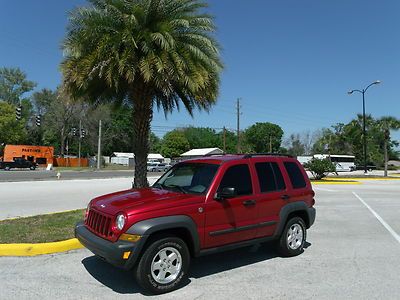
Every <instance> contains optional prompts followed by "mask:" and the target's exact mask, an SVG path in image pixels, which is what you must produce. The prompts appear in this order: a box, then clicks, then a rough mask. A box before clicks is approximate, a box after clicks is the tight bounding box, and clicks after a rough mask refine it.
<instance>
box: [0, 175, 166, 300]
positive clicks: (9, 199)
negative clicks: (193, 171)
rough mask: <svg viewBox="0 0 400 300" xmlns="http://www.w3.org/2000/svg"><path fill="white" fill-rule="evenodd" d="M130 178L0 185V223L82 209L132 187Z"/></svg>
mask: <svg viewBox="0 0 400 300" xmlns="http://www.w3.org/2000/svg"><path fill="white" fill-rule="evenodd" d="M159 176H160V173H155V174H154V175H150V176H149V177H148V180H149V183H150V184H152V183H154V182H155V180H156V179H157V178H158V177H159ZM132 179H133V178H132V176H130V177H117V178H104V179H91V180H87V179H74V180H72V179H71V180H57V179H55V180H50V181H19V182H0V207H1V208H2V209H0V220H3V219H8V218H16V217H26V216H32V215H38V214H44V213H51V212H60V211H65V210H72V209H78V208H85V207H86V206H87V204H88V202H89V201H90V200H91V199H92V198H94V197H96V196H100V195H104V194H107V193H112V192H115V191H120V190H126V189H129V188H131V187H132ZM0 298H1V297H0Z"/></svg>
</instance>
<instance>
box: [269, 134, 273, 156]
mask: <svg viewBox="0 0 400 300" xmlns="http://www.w3.org/2000/svg"><path fill="white" fill-rule="evenodd" d="M269 153H272V136H269Z"/></svg>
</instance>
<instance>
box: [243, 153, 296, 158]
mask: <svg viewBox="0 0 400 300" xmlns="http://www.w3.org/2000/svg"><path fill="white" fill-rule="evenodd" d="M254 156H284V157H291V158H293V156H292V155H289V154H282V153H249V154H245V155H243V158H251V157H254Z"/></svg>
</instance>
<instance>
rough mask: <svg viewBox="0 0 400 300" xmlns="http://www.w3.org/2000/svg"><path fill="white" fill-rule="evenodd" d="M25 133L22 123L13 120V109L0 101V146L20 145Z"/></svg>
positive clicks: (24, 138)
mask: <svg viewBox="0 0 400 300" xmlns="http://www.w3.org/2000/svg"><path fill="white" fill-rule="evenodd" d="M26 137H27V133H26V129H25V126H24V123H23V122H20V121H17V120H15V107H14V106H13V105H11V104H9V103H6V102H4V101H0V145H2V146H1V147H3V146H4V145H6V144H21V143H24V141H25V140H26Z"/></svg>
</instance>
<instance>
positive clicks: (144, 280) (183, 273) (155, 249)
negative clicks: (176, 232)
mask: <svg viewBox="0 0 400 300" xmlns="http://www.w3.org/2000/svg"><path fill="white" fill-rule="evenodd" d="M165 249H174V251H177V252H178V253H179V254H180V259H179V258H178V259H177V260H175V261H173V262H171V263H170V264H169V266H172V267H174V268H176V267H175V266H173V264H174V263H176V265H178V261H179V260H180V264H181V265H180V270H179V272H177V274H176V276H174V275H172V274H171V273H168V270H167V272H166V274H170V275H167V277H165V280H171V278H173V277H176V278H175V279H173V280H172V281H170V282H167V283H162V282H160V281H158V280H157V279H156V278H155V276H156V275H157V276H158V274H160V272H161V270H160V272H158V274H156V272H157V271H154V272H153V271H152V269H151V268H152V265H154V266H155V264H153V261H155V262H156V263H157V262H159V261H160V262H161V263H163V262H162V261H161V260H162V259H161V256H160V255H158V253H160V252H161V251H165ZM170 252H171V251H170ZM166 253H169V252H168V250H166ZM171 253H172V252H171ZM166 263H167V264H168V262H166ZM161 266H162V265H161ZM164 266H166V269H168V266H167V265H166V264H164ZM189 266H190V253H189V249H188V247H187V245H186V243H185V242H184V241H183V240H182V239H180V238H177V237H165V238H161V239H159V240H155V241H153V242H152V243H151V244H150V245H149V246H148V247H147V248H146V249H145V250H144V252H143V255H142V257H141V258H140V260H139V263H138V265H137V267H136V269H135V276H136V281H137V283H138V284H139V285H140V286H141V287H142V288H143V289H144V290H145V291H147V292H150V293H152V294H163V293H168V292H171V291H173V290H176V289H177V288H179V287H180V285H181V284H182V283H183V282H184V281H185V279H186V278H187V273H188V270H189ZM164 271H165V269H164ZM169 276H173V277H171V278H168V277H169Z"/></svg>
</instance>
